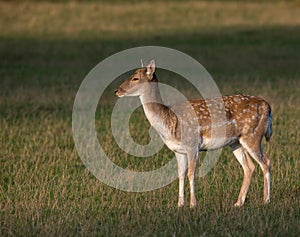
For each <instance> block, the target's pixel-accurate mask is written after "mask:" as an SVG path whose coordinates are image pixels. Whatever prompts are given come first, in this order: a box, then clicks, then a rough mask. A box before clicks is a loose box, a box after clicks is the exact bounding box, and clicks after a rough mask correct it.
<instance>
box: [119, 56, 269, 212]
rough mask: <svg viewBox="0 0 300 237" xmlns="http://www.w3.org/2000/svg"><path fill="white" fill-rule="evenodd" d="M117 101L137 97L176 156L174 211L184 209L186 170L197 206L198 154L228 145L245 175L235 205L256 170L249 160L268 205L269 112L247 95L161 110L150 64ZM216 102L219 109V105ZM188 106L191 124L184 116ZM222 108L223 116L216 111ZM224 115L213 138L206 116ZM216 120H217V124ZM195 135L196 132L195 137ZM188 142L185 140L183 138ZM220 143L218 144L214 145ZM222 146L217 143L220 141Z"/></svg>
mask: <svg viewBox="0 0 300 237" xmlns="http://www.w3.org/2000/svg"><path fill="white" fill-rule="evenodd" d="M115 94H116V95H117V96H118V97H123V96H139V97H140V100H141V102H142V106H143V109H144V112H145V115H146V117H147V119H148V120H149V122H150V124H151V126H153V127H154V129H155V130H156V131H157V132H158V134H159V135H160V137H161V138H162V140H163V141H164V143H165V144H166V145H167V147H168V148H169V149H171V150H172V151H173V152H174V153H175V156H176V159H177V163H178V177H179V198H178V206H183V205H184V180H185V176H186V171H187V174H188V179H189V185H190V207H195V206H196V198H195V190H194V178H195V172H196V167H197V163H198V152H199V151H207V150H213V149H219V148H222V147H224V146H229V147H230V148H231V149H232V150H233V154H234V155H235V157H236V159H237V160H238V162H239V163H240V164H241V166H242V167H243V170H244V179H243V183H242V186H241V189H240V193H239V196H238V199H237V202H236V203H235V206H242V205H243V204H244V202H245V198H246V194H247V192H248V188H249V185H250V180H251V177H252V174H253V172H254V169H255V165H254V164H253V162H252V160H251V157H252V158H253V159H254V160H255V161H256V162H257V163H258V164H259V166H260V167H261V169H262V171H263V175H264V202H265V203H268V202H269V201H270V178H271V177H270V166H271V162H270V160H269V158H268V157H267V156H266V154H264V153H263V150H262V144H261V143H262V138H263V137H265V138H266V140H267V141H269V140H270V138H271V135H272V112H271V108H270V105H269V104H268V103H267V102H266V101H265V100H263V99H261V98H259V97H256V96H249V95H243V94H238V95H231V96H222V97H220V98H215V99H209V100H204V99H199V100H192V101H188V102H186V103H180V104H175V105H172V106H167V105H164V103H163V101H162V98H161V95H160V91H159V87H158V80H157V77H156V75H155V62H154V60H151V62H150V64H149V65H146V66H145V65H143V63H142V67H141V68H140V69H138V70H136V71H135V73H134V74H133V75H132V76H131V77H130V78H129V79H127V80H126V81H125V82H123V83H122V84H121V85H120V86H119V87H118V89H117V90H116V91H115ZM220 103H221V104H220ZM188 107H191V108H192V109H193V111H194V114H195V115H196V117H195V118H196V119H194V118H193V117H192V116H190V117H189V115H187V114H189V113H190V112H186V111H188V109H187V108H188ZM221 108H223V111H221ZM212 110H215V111H217V112H219V113H220V114H222V112H224V116H223V117H222V118H221V119H219V121H218V122H217V123H218V124H217V126H221V127H222V128H223V129H224V131H225V133H224V134H223V137H222V138H221V139H219V138H218V137H217V138H214V137H212V126H213V125H212V116H211V113H210V112H211V111H212ZM220 120H221V121H220ZM195 131H196V132H195ZM186 137H187V138H188V139H185V138H186ZM218 139H219V140H218ZM220 141H221V142H220Z"/></svg>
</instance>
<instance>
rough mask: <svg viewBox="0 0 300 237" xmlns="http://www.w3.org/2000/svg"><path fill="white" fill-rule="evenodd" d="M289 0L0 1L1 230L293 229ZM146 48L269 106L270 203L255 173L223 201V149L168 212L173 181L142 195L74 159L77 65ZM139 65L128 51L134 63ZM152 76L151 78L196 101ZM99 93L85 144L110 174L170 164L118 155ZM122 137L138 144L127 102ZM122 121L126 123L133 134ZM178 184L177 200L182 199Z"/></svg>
mask: <svg viewBox="0 0 300 237" xmlns="http://www.w3.org/2000/svg"><path fill="white" fill-rule="evenodd" d="M299 16H300V4H299V1H289V2H284V1H276V2H271V1H263V2H262V3H259V2H258V1H257V2H250V1H249V2H248V1H247V2H245V3H242V2H239V1H238V2H234V1H220V2H218V1H212V2H208V1H206V2H192V1H175V2H172V1H166V2H163V1H161V2H160V1H149V2H148V1H141V2H139V1H133V3H130V2H126V3H124V2H123V1H112V2H110V1H103V2H96V1H84V2H82V1H78V2H75V1H74V2H73V1H65V2H63V3H60V2H59V1H41V2H39V1H29V2H26V3H23V2H21V1H5V2H0V29H1V30H0V127H1V129H0V139H1V142H0V144H1V153H0V235H1V236H62V235H68V236H75V235H76V236H78V235H79V236H241V235H245V236H299V235H300V177H299V173H300V160H299V156H300V149H299V147H300V132H299V131H300V120H299V117H300V98H299V88H300V71H299V69H300V67H299V66H300V64H299V62H300V17H299ZM144 45H159V46H165V47H170V48H175V49H177V50H180V51H183V52H185V53H187V54H189V55H191V56H192V57H194V58H195V59H197V60H198V61H199V62H200V63H201V64H202V65H203V66H204V67H205V68H206V69H207V70H208V71H209V72H210V73H211V75H212V76H213V78H214V79H215V81H216V83H217V85H218V86H219V88H220V90H221V92H222V94H232V93H245V94H254V95H258V96H262V97H263V98H265V99H266V100H267V101H269V102H270V104H271V106H272V109H273V117H274V119H273V132H274V133H273V137H272V139H271V143H270V144H266V143H265V142H264V144H265V151H266V153H267V154H268V155H269V157H270V158H271V160H272V170H271V172H272V186H271V203H270V204H268V205H263V177H262V172H261V170H260V169H259V167H258V166H257V167H256V171H255V174H254V176H253V179H252V182H251V185H250V190H249V193H248V196H247V199H246V203H245V206H243V207H242V208H234V207H233V204H234V203H235V201H236V198H237V196H238V192H239V189H240V185H241V182H242V178H243V172H242V168H241V167H240V166H239V164H238V162H237V161H236V160H235V158H234V157H233V154H232V152H231V151H230V150H229V149H224V150H223V152H222V155H221V157H220V159H219V161H218V163H217V165H216V166H215V167H214V169H213V170H212V171H211V172H210V173H209V174H208V175H206V176H205V177H204V178H197V179H196V196H197V201H198V206H197V207H196V208H195V209H192V210H191V209H189V208H188V205H187V206H186V207H184V208H182V209H178V208H177V195H178V183H177V181H176V182H173V183H172V184H171V185H168V186H167V187H164V188H162V189H159V190H155V191H151V192H145V193H130V192H124V191H120V190H117V189H114V188H111V187H109V186H107V185H105V184H103V183H101V182H100V181H99V180H97V179H96V178H95V177H94V176H93V175H92V174H91V173H90V172H89V171H88V170H87V169H86V167H85V166H84V164H83V163H82V161H81V159H80V157H79V156H78V154H77V152H76V149H75V146H74V142H73V137H72V119H71V118H72V107H73V102H74V99H75V95H76V92H77V90H78V88H79V86H80V84H81V82H82V80H83V79H84V77H85V76H86V75H87V74H88V72H89V71H90V70H91V69H92V68H93V67H94V66H95V65H96V64H97V63H99V62H100V61H101V60H103V59H104V58H106V57H108V56H110V55H112V54H114V53H117V52H119V51H121V50H124V49H127V48H131V47H135V46H144ZM137 60H140V59H137ZM172 75H173V74H171V73H168V72H165V71H161V72H158V76H159V78H160V79H161V81H162V82H165V83H169V84H170V85H172V86H174V87H176V88H178V89H179V90H180V89H181V90H182V91H183V92H184V93H185V94H186V95H187V96H189V97H190V98H193V97H195V96H196V95H197V93H195V91H194V90H193V89H192V88H191V87H190V85H189V84H188V83H186V82H185V81H184V80H182V79H180V78H176V77H175V78H173V77H172ZM122 79H124V78H121V79H120V78H119V79H117V80H116V81H115V82H113V83H112V85H111V87H109V88H107V89H106V91H105V95H104V96H103V97H102V98H101V100H100V102H101V103H100V105H99V109H98V110H97V113H96V118H97V124H96V125H97V130H98V136H99V142H100V143H101V144H102V145H103V147H104V149H105V150H106V151H107V152H108V153H109V155H110V158H111V159H112V160H113V161H114V162H115V163H116V164H118V165H119V166H122V167H123V168H130V169H136V170H144V169H148V170H151V169H154V168H158V167H160V166H161V165H163V164H165V163H166V162H167V161H168V160H170V159H171V158H172V153H171V152H170V151H168V149H166V148H164V149H162V150H161V151H160V152H159V154H156V155H155V156H154V157H152V158H147V159H145V158H139V157H131V156H128V155H126V154H125V153H124V152H122V151H121V150H120V149H119V148H118V146H117V145H116V143H115V142H114V141H113V138H112V136H111V131H110V129H109V127H110V113H111V110H112V108H113V106H114V104H115V103H116V101H117V98H116V97H115V96H114V94H113V89H114V87H115V86H116V85H117V84H118V83H120V82H121V80H122ZM130 125H131V127H132V136H133V137H134V139H136V140H137V141H138V142H140V143H141V144H144V143H147V141H148V128H149V124H148V123H147V121H146V120H145V117H144V115H143V113H142V111H141V110H138V111H136V112H135V113H134V114H133V117H132V123H131V124H130ZM134 128H139V130H138V131H137V129H134ZM188 197H189V195H188V187H187V186H186V201H188Z"/></svg>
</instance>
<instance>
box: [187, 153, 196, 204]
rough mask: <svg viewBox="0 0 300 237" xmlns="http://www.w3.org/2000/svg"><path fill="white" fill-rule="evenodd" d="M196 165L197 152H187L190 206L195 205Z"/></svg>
mask: <svg viewBox="0 0 300 237" xmlns="http://www.w3.org/2000/svg"><path fill="white" fill-rule="evenodd" d="M197 165H198V152H196V154H195V153H191V154H188V179H189V184H190V208H194V207H195V206H196V195H195V175H196V168H197Z"/></svg>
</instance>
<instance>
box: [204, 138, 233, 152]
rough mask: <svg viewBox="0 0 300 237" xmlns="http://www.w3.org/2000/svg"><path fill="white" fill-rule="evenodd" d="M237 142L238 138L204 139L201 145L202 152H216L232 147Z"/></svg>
mask: <svg viewBox="0 0 300 237" xmlns="http://www.w3.org/2000/svg"><path fill="white" fill-rule="evenodd" d="M236 141H237V138H236V137H224V138H214V139H211V138H203V140H202V143H201V144H200V150H216V149H220V148H222V147H224V146H228V145H231V144H233V143H235V142H236Z"/></svg>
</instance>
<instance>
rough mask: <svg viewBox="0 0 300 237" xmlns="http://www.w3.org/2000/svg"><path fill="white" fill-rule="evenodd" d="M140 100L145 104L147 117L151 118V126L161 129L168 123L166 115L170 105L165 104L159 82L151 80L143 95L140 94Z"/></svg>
mask: <svg viewBox="0 0 300 237" xmlns="http://www.w3.org/2000/svg"><path fill="white" fill-rule="evenodd" d="M140 100H141V102H142V105H143V109H144V112H145V115H146V117H147V119H148V120H149V122H150V124H151V126H153V127H154V128H155V129H156V130H158V131H159V130H160V129H161V126H163V124H166V121H165V120H166V119H167V118H168V117H167V116H166V114H167V111H168V110H169V107H168V106H166V105H164V104H163V101H162V98H161V95H160V92H159V88H158V83H157V82H151V83H149V85H147V87H146V88H145V89H144V92H143V93H142V95H140Z"/></svg>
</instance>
